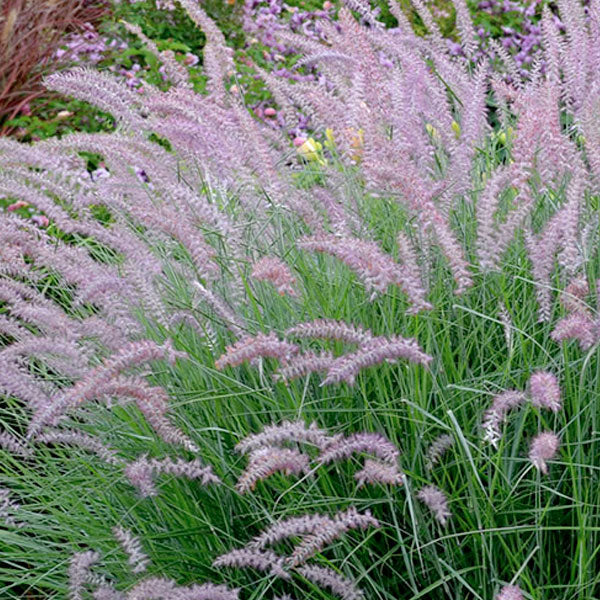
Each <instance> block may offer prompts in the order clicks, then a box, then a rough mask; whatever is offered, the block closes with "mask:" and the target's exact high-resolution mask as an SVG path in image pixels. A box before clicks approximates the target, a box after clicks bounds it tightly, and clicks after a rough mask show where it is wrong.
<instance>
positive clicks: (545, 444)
mask: <svg viewBox="0 0 600 600" xmlns="http://www.w3.org/2000/svg"><path fill="white" fill-rule="evenodd" d="M559 443H560V442H559V440H558V436H557V435H556V434H555V433H553V432H551V431H545V432H544V433H540V434H539V435H536V436H535V437H534V438H533V440H531V445H530V447H529V460H530V461H531V462H532V463H533V465H534V466H535V468H536V469H538V470H539V471H540V472H541V473H542V474H543V475H546V474H547V473H548V465H547V464H546V461H547V460H551V459H552V458H554V456H555V455H556V452H557V451H558V446H559Z"/></svg>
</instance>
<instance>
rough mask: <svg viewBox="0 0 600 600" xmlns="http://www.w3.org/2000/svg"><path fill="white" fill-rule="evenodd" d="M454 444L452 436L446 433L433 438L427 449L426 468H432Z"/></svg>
mask: <svg viewBox="0 0 600 600" xmlns="http://www.w3.org/2000/svg"><path fill="white" fill-rule="evenodd" d="M453 444H454V438H453V437H452V436H451V435H448V434H447V433H444V434H442V435H440V436H439V437H437V438H435V440H433V442H431V445H430V446H429V448H428V449H427V459H426V463H425V465H426V467H427V469H428V470H431V469H433V467H434V465H436V464H437V463H438V462H439V461H440V459H441V458H442V456H443V455H444V454H445V453H446V452H447V451H448V450H449V449H450V448H451V447H452V445H453Z"/></svg>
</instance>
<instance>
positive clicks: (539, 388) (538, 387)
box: [529, 371, 562, 413]
mask: <svg viewBox="0 0 600 600" xmlns="http://www.w3.org/2000/svg"><path fill="white" fill-rule="evenodd" d="M529 393H530V394H531V403H532V404H533V405H534V406H537V407H539V408H547V409H548V410H551V411H552V412H555V413H556V412H558V411H559V410H560V409H561V408H562V402H561V399H560V387H559V385H558V380H557V379H556V376H555V375H553V374H552V373H549V372H547V371H537V372H536V373H534V374H533V375H532V376H531V377H530V378H529Z"/></svg>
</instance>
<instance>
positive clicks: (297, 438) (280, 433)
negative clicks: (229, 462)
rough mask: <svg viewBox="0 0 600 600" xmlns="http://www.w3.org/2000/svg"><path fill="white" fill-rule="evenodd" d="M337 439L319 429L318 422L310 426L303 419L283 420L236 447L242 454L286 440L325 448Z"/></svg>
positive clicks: (250, 436)
mask: <svg viewBox="0 0 600 600" xmlns="http://www.w3.org/2000/svg"><path fill="white" fill-rule="evenodd" d="M334 439H337V438H334V437H333V436H330V435H329V433H328V432H327V431H326V430H324V429H319V427H318V425H317V424H316V423H311V424H310V425H309V426H308V427H306V424H305V423H304V422H303V421H283V423H279V424H278V425H268V426H267V427H265V428H264V429H263V430H262V431H261V433H254V434H252V435H249V436H247V437H246V438H244V439H243V440H242V441H241V442H239V443H238V444H237V445H236V447H235V449H236V450H237V451H238V452H241V453H242V454H246V453H248V452H252V451H254V450H259V449H260V448H264V447H266V446H278V445H280V444H283V443H286V442H294V443H298V442H302V443H305V444H312V445H314V446H316V447H317V448H324V447H325V446H327V445H328V444H330V443H331V442H332V440H334Z"/></svg>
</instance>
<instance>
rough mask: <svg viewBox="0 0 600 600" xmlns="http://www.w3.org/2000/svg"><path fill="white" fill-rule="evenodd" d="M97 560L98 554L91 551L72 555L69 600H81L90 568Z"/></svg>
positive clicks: (98, 558)
mask: <svg viewBox="0 0 600 600" xmlns="http://www.w3.org/2000/svg"><path fill="white" fill-rule="evenodd" d="M98 560H100V554H98V552H93V551H91V550H89V551H87V552H78V553H77V554H74V555H73V557H72V558H71V565H70V566H69V598H70V600H83V591H84V588H85V585H86V584H87V583H88V582H89V579H90V567H91V566H92V565H93V564H94V563H96V562H98Z"/></svg>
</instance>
